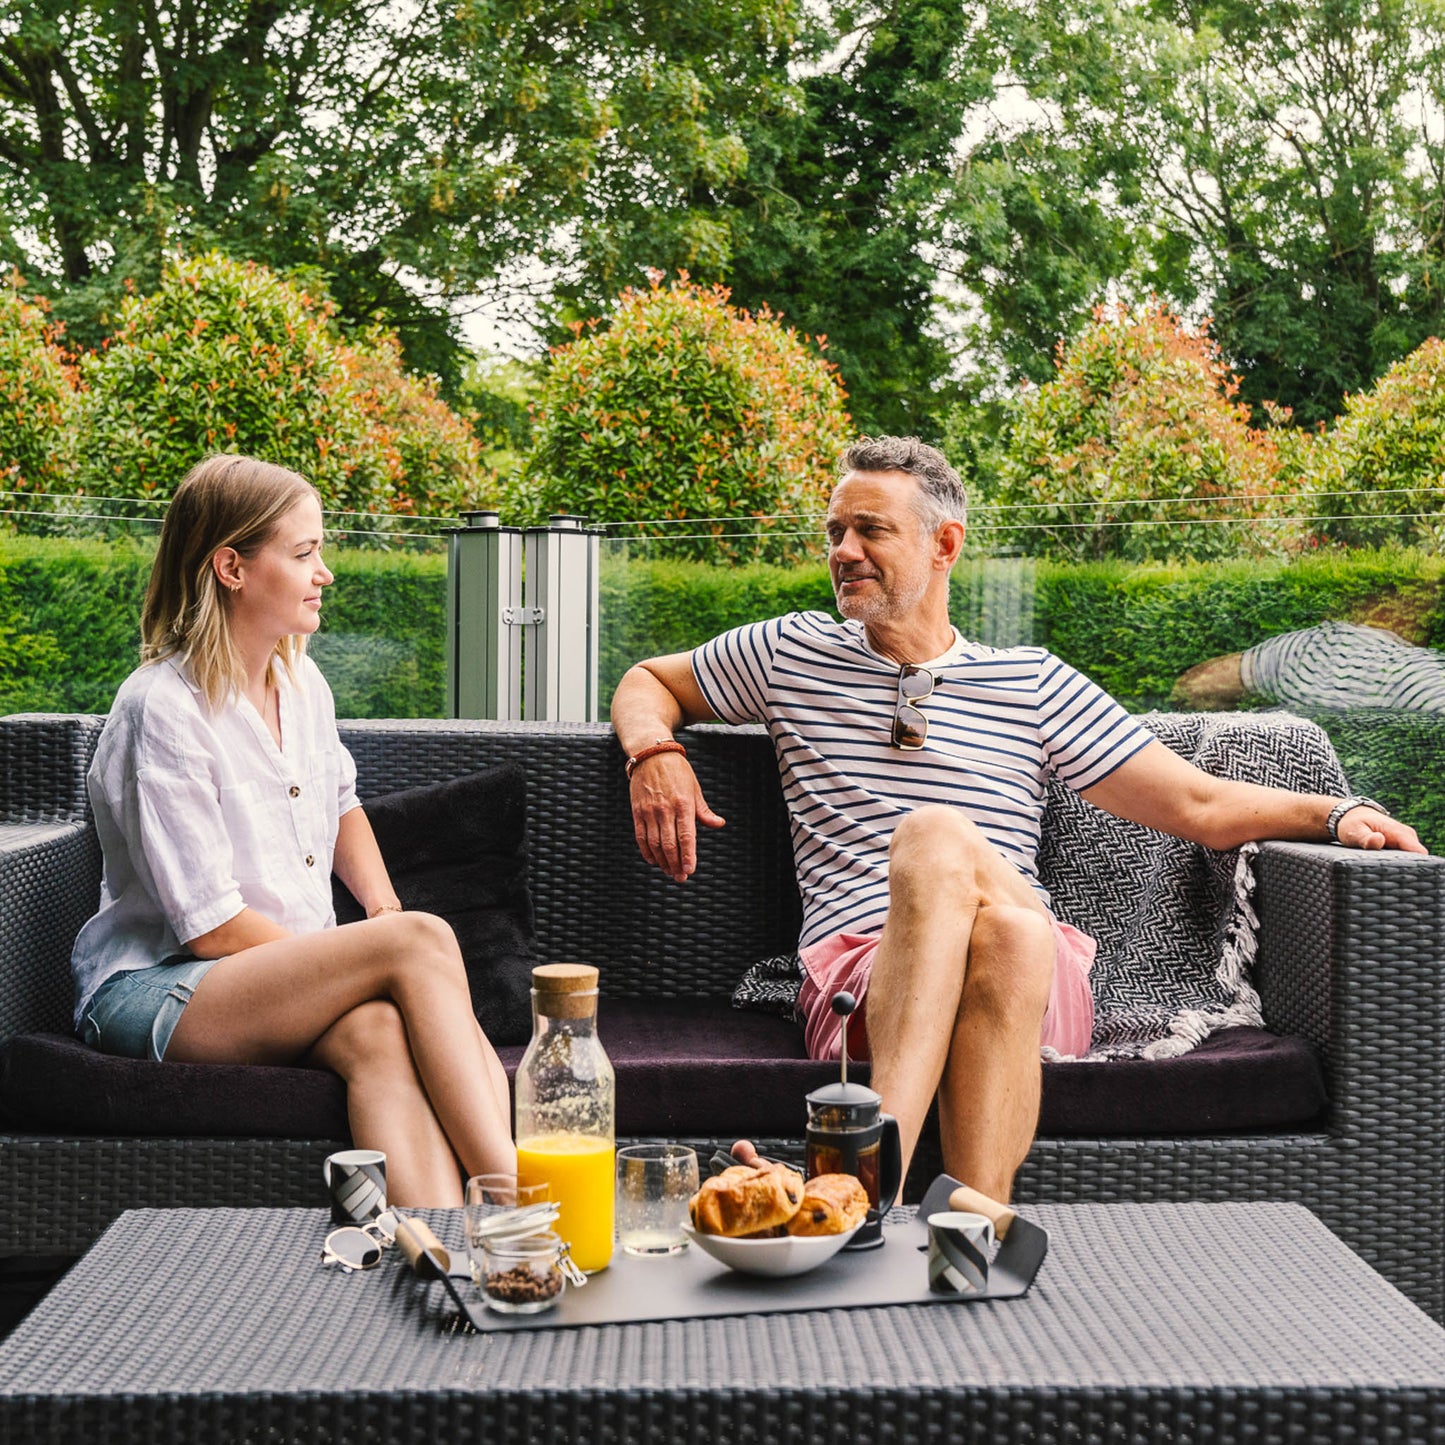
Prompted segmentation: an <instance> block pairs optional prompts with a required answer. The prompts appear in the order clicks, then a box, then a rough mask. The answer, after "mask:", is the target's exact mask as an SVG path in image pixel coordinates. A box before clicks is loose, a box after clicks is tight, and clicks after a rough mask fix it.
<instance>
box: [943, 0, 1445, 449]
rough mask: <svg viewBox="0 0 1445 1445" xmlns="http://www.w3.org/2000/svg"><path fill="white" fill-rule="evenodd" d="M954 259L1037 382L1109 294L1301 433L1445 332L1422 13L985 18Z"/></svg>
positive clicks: (1346, 8)
mask: <svg viewBox="0 0 1445 1445" xmlns="http://www.w3.org/2000/svg"><path fill="white" fill-rule="evenodd" d="M990 10H991V18H990V23H989V26H988V30H987V35H988V39H989V42H990V44H991V45H992V46H993V53H994V56H995V61H996V64H997V66H998V68H999V71H1000V73H1001V75H1003V76H1004V78H1005V89H1006V92H1007V93H1008V94H1009V95H1010V96H1011V97H1012V98H1013V101H1014V103H1013V104H1012V105H1011V106H1010V107H1008V108H1006V109H1004V108H996V109H994V110H993V111H991V112H988V113H985V114H981V115H980V116H979V117H978V121H979V124H980V126H981V128H982V133H981V138H980V141H979V143H978V144H977V145H975V146H974V147H973V148H972V150H971V152H970V155H969V158H968V162H967V164H966V165H965V166H964V168H963V171H962V173H961V177H960V183H959V187H958V192H957V201H956V206H955V208H954V213H953V215H954V221H955V225H956V230H955V231H954V233H953V237H952V239H953V244H954V246H955V248H956V253H957V255H958V256H959V257H960V261H959V270H960V273H961V275H962V277H963V279H964V281H965V283H966V284H967V285H968V286H969V288H970V290H971V291H972V293H973V295H974V297H975V298H976V300H977V305H978V307H979V308H980V311H981V320H982V324H981V326H980V327H979V340H980V341H981V342H985V343H987V344H988V345H989V346H990V347H991V349H992V350H993V351H994V353H995V354H996V355H998V356H999V357H1001V358H1002V359H1003V360H1004V361H1005V362H1006V364H1007V365H1008V366H1009V367H1010V368H1011V369H1012V370H1013V371H1014V372H1015V374H1022V375H1031V376H1033V377H1034V379H1040V377H1041V374H1042V373H1041V367H1042V364H1043V362H1042V358H1043V357H1044V355H1045V354H1046V353H1047V351H1048V349H1049V347H1050V345H1051V343H1052V342H1053V341H1054V340H1055V339H1056V338H1058V337H1060V336H1069V335H1072V334H1073V333H1074V331H1075V330H1077V328H1078V327H1079V326H1080V325H1081V324H1083V322H1084V320H1085V317H1086V314H1087V308H1088V306H1089V305H1090V304H1091V302H1092V301H1093V300H1095V299H1096V298H1097V297H1098V296H1099V295H1100V293H1101V290H1102V289H1103V288H1104V287H1105V286H1107V285H1108V284H1110V283H1113V284H1115V285H1117V286H1119V287H1121V288H1122V289H1123V291H1124V292H1125V293H1126V294H1128V293H1132V294H1136V295H1144V294H1147V293H1148V292H1150V291H1156V292H1158V293H1159V294H1162V295H1165V296H1167V297H1169V298H1170V300H1171V301H1172V302H1173V303H1174V304H1176V305H1178V306H1181V307H1183V308H1185V309H1186V310H1193V311H1194V312H1195V314H1198V313H1199V311H1202V310H1206V309H1207V310H1208V312H1209V313H1210V314H1211V315H1212V317H1213V324H1214V331H1215V335H1216V336H1217V338H1218V340H1219V343H1220V345H1221V347H1222V348H1223V350H1224V352H1225V354H1226V355H1227V356H1228V357H1229V358H1230V360H1231V362H1232V364H1233V365H1235V366H1236V368H1237V369H1238V370H1239V371H1240V373H1241V376H1242V382H1241V396H1242V397H1243V398H1244V399H1245V400H1246V401H1247V402H1248V403H1249V404H1250V405H1251V407H1252V408H1253V409H1254V413H1255V415H1256V417H1257V418H1258V417H1261V416H1262V415H1263V404H1264V402H1265V401H1266V400H1274V401H1277V402H1279V403H1281V404H1283V405H1286V406H1288V407H1290V408H1291V409H1292V411H1293V414H1294V416H1295V419H1296V421H1297V422H1299V423H1303V424H1306V425H1313V424H1315V423H1316V422H1318V421H1321V420H1325V419H1328V418H1329V417H1331V416H1333V415H1334V414H1335V413H1336V412H1337V411H1338V410H1339V408H1340V405H1341V403H1342V399H1343V397H1344V395H1345V394H1346V393H1348V392H1351V391H1356V390H1360V389H1362V388H1364V387H1366V386H1368V384H1369V383H1370V382H1371V381H1372V380H1373V379H1374V378H1375V377H1376V376H1378V375H1380V374H1381V373H1382V372H1383V371H1384V370H1385V369H1386V368H1387V367H1388V366H1389V365H1390V363H1391V362H1393V361H1394V360H1395V359H1397V358H1398V357H1399V356H1401V355H1403V354H1404V353H1406V352H1408V351H1409V350H1410V349H1411V348H1412V347H1413V346H1415V345H1417V344H1418V343H1419V342H1420V341H1421V340H1423V339H1424V337H1426V336H1427V335H1429V334H1430V333H1431V332H1432V331H1434V330H1436V329H1438V328H1439V326H1440V324H1441V320H1442V315H1445V291H1442V287H1441V284H1440V281H1439V279H1438V277H1439V275H1440V274H1441V261H1442V247H1445V226H1442V218H1445V164H1442V151H1441V147H1440V144H1439V142H1438V140H1437V139H1436V138H1435V134H1434V131H1433V130H1432V126H1434V125H1435V124H1436V122H1435V120H1434V119H1433V117H1436V116H1438V114H1439V111H1440V106H1441V101H1442V96H1445V24H1442V19H1445V7H1442V6H1441V4H1440V3H1439V0H1378V3H1377V0H1290V3H1287V4H1283V5H1272V6H1269V7H1261V6H1259V5H1257V4H1247V3H1244V0H1211V3H1205V4H1188V5H1182V6H1173V5H1171V6H1166V5H1162V4H1159V3H1156V0H1082V3H1081V4H1075V5H1071V6H1068V7H1066V8H1060V7H1057V6H1047V5H1042V4H1038V3H1036V0H995V3H994V4H992V5H991V7H990Z"/></svg>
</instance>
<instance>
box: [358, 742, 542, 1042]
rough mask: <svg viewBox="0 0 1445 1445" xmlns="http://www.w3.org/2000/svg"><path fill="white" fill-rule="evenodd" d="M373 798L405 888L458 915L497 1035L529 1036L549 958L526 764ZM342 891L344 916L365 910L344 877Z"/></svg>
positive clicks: (484, 1015) (414, 897)
mask: <svg viewBox="0 0 1445 1445" xmlns="http://www.w3.org/2000/svg"><path fill="white" fill-rule="evenodd" d="M364 806H365V809H366V816H367V818H368V820H369V821H370V823H371V827H372V831H373V832H374V833H375V834H376V841H377V844H378V845H379V846H380V848H381V856H382V858H383V859H385V861H386V867H387V871H388V872H389V873H390V874H391V881H392V884H393V885H394V886H395V888H396V893H397V897H398V898H400V899H401V901H402V903H403V905H404V906H405V907H407V908H409V909H412V910H415V911H420V912H423V913H435V914H436V915H437V916H438V917H441V918H445V919H446V921H447V922H448V923H450V924H451V926H452V931H453V932H454V933H455V934H456V936H457V943H458V944H459V945H460V946H461V950H462V958H463V960H464V961H465V963H466V966H467V982H468V983H469V984H470V985H471V994H472V1011H473V1012H474V1013H475V1014H476V1016H477V1019H478V1020H479V1021H480V1023H481V1025H482V1028H483V1029H484V1030H485V1031H486V1034H487V1037H488V1038H489V1039H491V1041H492V1042H493V1043H494V1044H520V1043H525V1042H526V1041H527V1039H528V1038H530V1037H531V1033H532V995H531V989H532V968H533V966H534V965H535V964H537V963H540V962H541V960H540V959H539V958H538V957H537V938H536V933H535V932H534V920H533V913H532V900H531V897H530V895H529V894H528V891H527V850H526V829H527V775H526V773H525V772H524V771H523V770H522V769H521V768H520V767H518V766H517V765H516V764H515V763H504V764H502V765H501V766H499V767H495V768H487V769H485V770H484V771H482V772H478V773H469V774H467V775H466V776H465V777H461V778H452V779H449V780H448V781H446V782H441V783H427V784H424V785H422V786H421V787H416V788H404V789H402V790H400V791H398V792H394V793H385V794H382V795H381V796H379V797H374V798H367V799H366V801H365V804H364ZM332 898H333V901H334V903H335V906H336V921H337V922H338V923H352V922H355V921H356V920H357V919H359V918H362V917H364V914H363V912H362V909H361V908H360V907H359V905H358V904H357V902H356V900H355V899H354V898H353V897H352V896H351V894H350V893H349V892H348V891H347V889H346V887H345V885H344V884H342V883H341V881H340V880H339V879H335V880H333V883H332Z"/></svg>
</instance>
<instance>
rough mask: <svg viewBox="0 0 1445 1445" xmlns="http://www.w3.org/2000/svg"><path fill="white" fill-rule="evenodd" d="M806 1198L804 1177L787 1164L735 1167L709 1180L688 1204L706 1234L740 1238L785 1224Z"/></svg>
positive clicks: (694, 1221) (698, 1227)
mask: <svg viewBox="0 0 1445 1445" xmlns="http://www.w3.org/2000/svg"><path fill="white" fill-rule="evenodd" d="M802 1199H803V1176H802V1175H801V1174H799V1173H798V1172H797V1171H796V1170H793V1169H789V1168H788V1167H787V1166H786V1165H784V1164H762V1165H759V1166H757V1167H756V1168H754V1167H752V1166H749V1165H745V1164H735V1165H733V1166H732V1168H730V1169H724V1170H723V1172H722V1173H721V1174H719V1175H717V1176H716V1177H715V1178H713V1179H709V1180H707V1181H706V1183H704V1184H703V1186H702V1188H701V1189H699V1190H698V1191H697V1193H696V1194H694V1195H693V1196H692V1200H691V1202H690V1203H689V1205H688V1208H689V1210H690V1211H691V1213H692V1223H693V1227H694V1228H695V1229H697V1230H699V1231H700V1232H701V1233H703V1234H721V1235H726V1236H727V1237H728V1238H730V1239H740V1238H742V1237H743V1236H745V1235H749V1234H762V1233H764V1232H765V1231H772V1230H776V1229H778V1228H779V1226H783V1225H786V1224H787V1223H788V1221H789V1220H790V1219H792V1217H793V1216H794V1215H795V1214H796V1213H797V1212H798V1206H799V1204H801V1203H802Z"/></svg>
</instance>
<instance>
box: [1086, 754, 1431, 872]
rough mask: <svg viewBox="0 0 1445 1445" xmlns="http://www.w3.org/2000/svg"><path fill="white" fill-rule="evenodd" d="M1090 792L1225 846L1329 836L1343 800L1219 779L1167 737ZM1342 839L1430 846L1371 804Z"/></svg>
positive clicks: (1137, 818)
mask: <svg viewBox="0 0 1445 1445" xmlns="http://www.w3.org/2000/svg"><path fill="white" fill-rule="evenodd" d="M1082 796H1083V797H1085V798H1087V799H1088V800H1089V802H1091V803H1093V804H1095V805H1096V806H1097V807H1100V808H1104V809H1106V810H1107V811H1108V812H1110V813H1115V814H1117V815H1118V816H1119V817H1121V818H1129V819H1131V820H1132V821H1134V822H1136V823H1143V824H1144V825H1145V826H1146V827H1149V828H1157V829H1159V831H1160V832H1161V833H1172V834H1173V835H1174V836H1175V837H1176V838H1190V839H1192V840H1193V841H1194V842H1196V843H1203V844H1204V845H1205V846H1206V847H1209V848H1218V849H1227V848H1237V847H1238V846H1239V845H1240V844H1241V843H1247V842H1250V841H1253V840H1259V839H1263V838H1297V839H1300V840H1302V841H1305V842H1321V843H1322V842H1325V841H1326V840H1327V839H1328V837H1329V830H1328V828H1327V826H1326V824H1327V821H1328V819H1329V815H1330V811H1331V809H1333V807H1334V806H1335V804H1336V803H1337V802H1338V801H1339V800H1338V799H1337V798H1330V797H1326V796H1324V795H1323V794H1315V793H1291V792H1287V791H1286V790H1285V789H1283V788H1266V787H1261V786H1260V785H1259V784H1258V783H1239V782H1234V781H1233V780H1231V779H1228V778H1216V777H1213V776H1211V775H1210V774H1209V773H1205V772H1202V771H1201V770H1200V769H1199V768H1196V767H1195V766H1194V764H1193V763H1189V762H1186V761H1185V760H1184V759H1183V758H1181V757H1180V756H1179V755H1178V753H1175V752H1172V751H1171V750H1170V749H1169V748H1166V747H1165V746H1164V744H1163V743H1160V742H1152V743H1150V744H1149V745H1148V746H1147V747H1145V748H1142V749H1141V750H1140V751H1139V752H1137V753H1135V754H1134V756H1133V757H1132V758H1130V759H1129V761H1128V762H1127V763H1124V764H1123V765H1122V766H1121V767H1119V768H1116V769H1115V770H1114V772H1112V773H1110V774H1109V776H1108V777H1107V778H1105V779H1104V781H1103V782H1101V783H1096V784H1095V785H1094V786H1093V787H1092V788H1085V789H1084V790H1083V793H1082ZM1339 840H1340V842H1341V843H1344V844H1345V845H1346V846H1347V847H1351V848H1372V849H1375V848H1398V849H1400V850H1402V851H1403V852H1406V853H1424V852H1425V851H1426V849H1425V848H1424V846H1423V845H1422V844H1421V842H1420V840H1419V838H1417V837H1416V836H1415V830H1414V829H1413V828H1411V827H1409V826H1407V825H1406V824H1404V823H1401V822H1398V821H1397V820H1396V819H1394V818H1390V817H1387V816H1386V815H1385V814H1384V813H1381V812H1378V811H1376V810H1375V809H1374V808H1369V807H1359V808H1352V809H1350V811H1349V812H1348V813H1346V814H1345V815H1344V817H1343V818H1342V819H1341V820H1340V824H1339Z"/></svg>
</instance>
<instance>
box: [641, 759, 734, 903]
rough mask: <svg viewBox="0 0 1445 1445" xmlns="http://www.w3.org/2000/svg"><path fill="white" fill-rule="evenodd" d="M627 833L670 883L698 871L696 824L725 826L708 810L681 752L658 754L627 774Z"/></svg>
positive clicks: (684, 880) (683, 881) (690, 768)
mask: <svg viewBox="0 0 1445 1445" xmlns="http://www.w3.org/2000/svg"><path fill="white" fill-rule="evenodd" d="M631 787H632V828H633V833H634V834H635V835H636V838H637V846H638V849H639V850H640V851H641V853H642V856H643V857H644V858H645V859H646V860H647V861H648V862H649V863H651V864H653V865H654V866H656V867H658V868H661V869H662V871H663V872H664V873H666V874H667V876H668V877H669V878H671V879H672V880H673V882H674V883H685V882H687V880H688V879H689V878H690V877H691V876H692V875H693V873H694V872H696V871H697V825H698V824H699V823H701V824H702V825H703V826H704V827H705V828H721V827H722V826H723V824H724V822H725V820H724V819H723V818H720V817H719V816H718V815H717V814H716V813H714V812H713V810H712V809H711V808H710V807H708V805H707V799H706V798H704V797H703V795H702V789H701V788H700V787H699V786H698V782H697V774H696V773H694V772H693V770H692V767H691V765H690V764H689V763H688V761H687V759H686V758H684V757H683V756H682V754H681V753H657V754H656V755H655V756H653V757H650V758H646V759H644V760H643V761H642V762H640V763H639V764H638V765H637V766H636V767H635V768H634V769H633V770H632V784H631Z"/></svg>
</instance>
